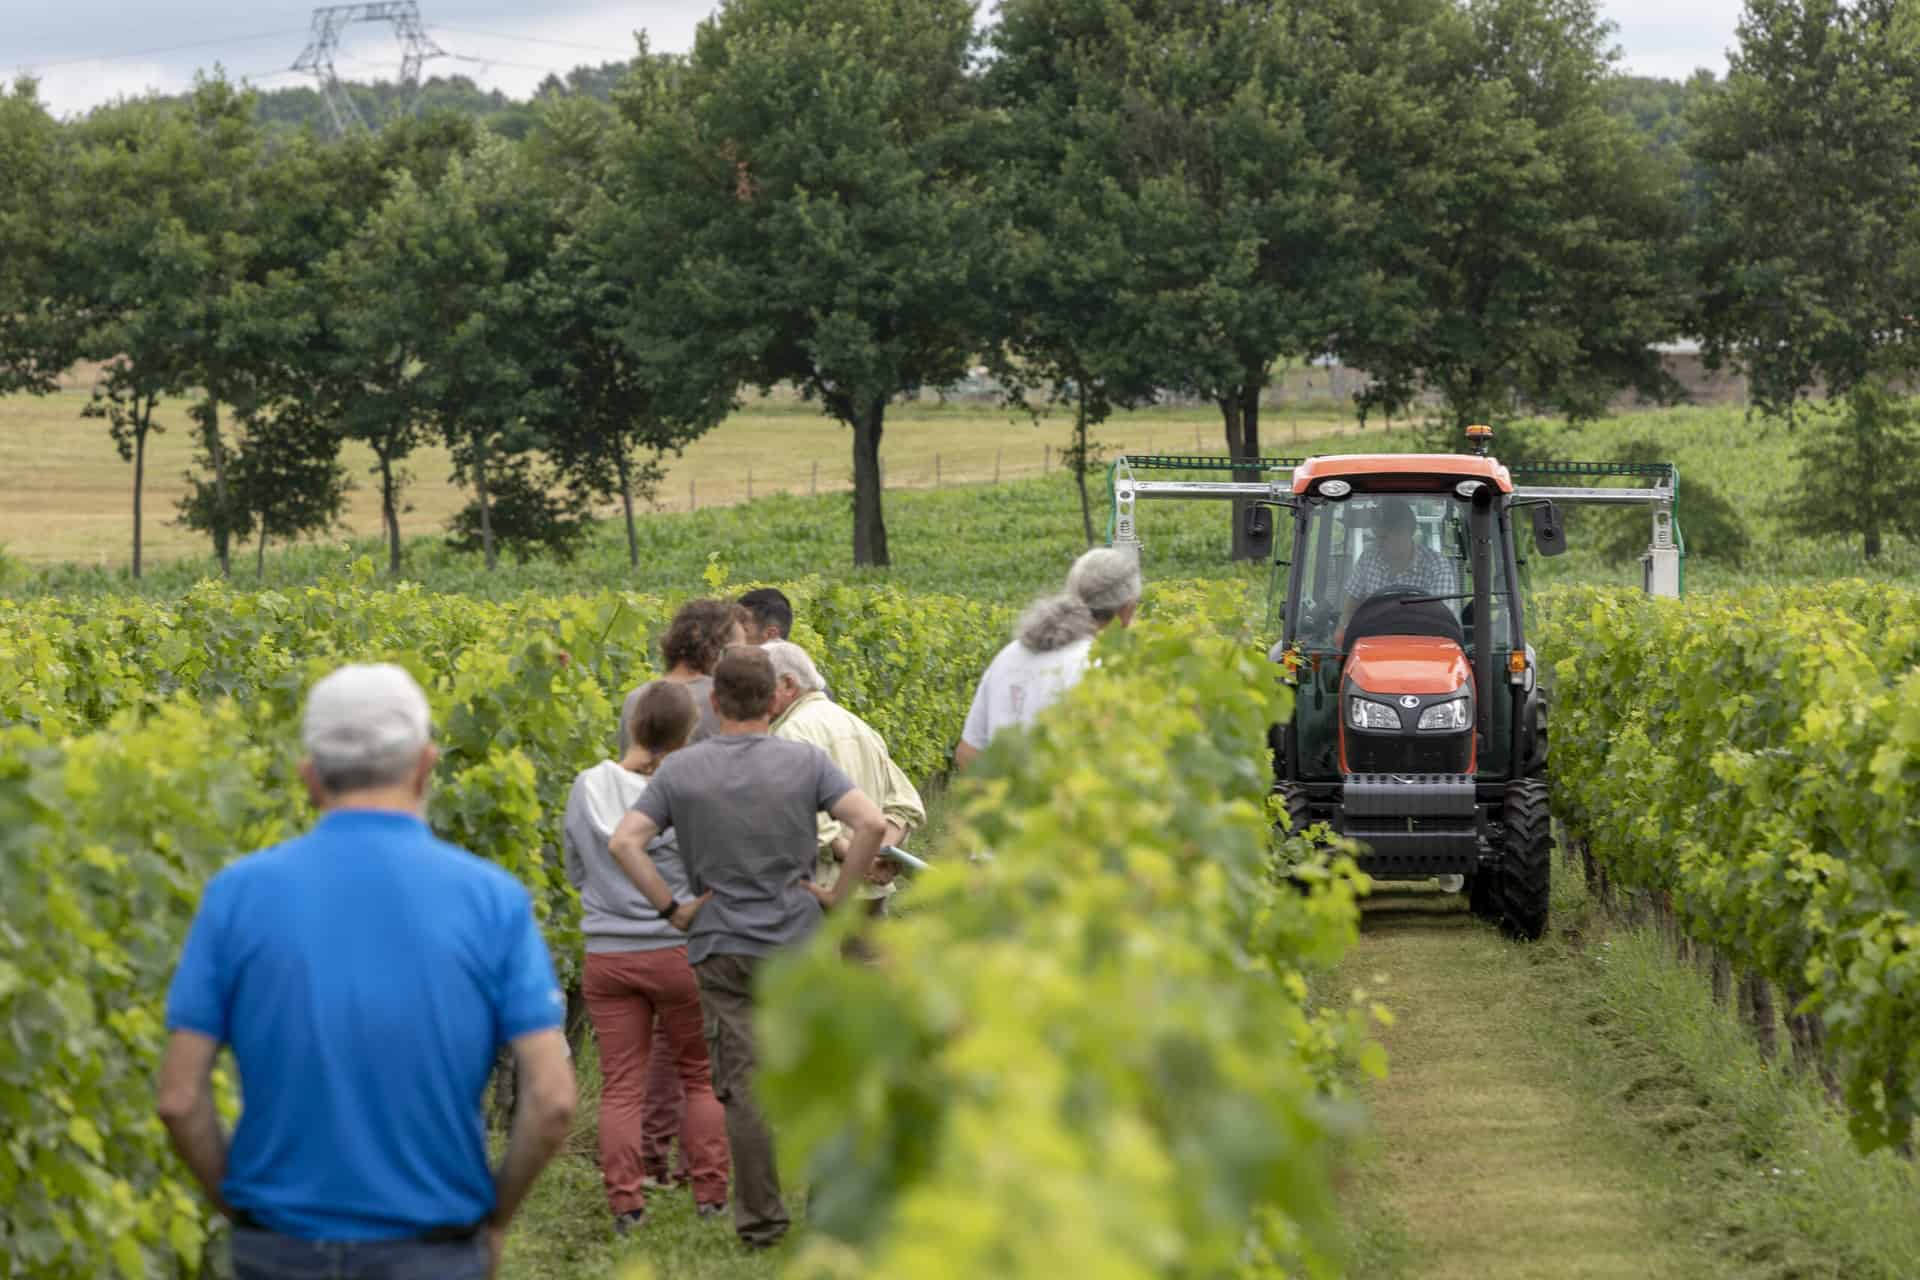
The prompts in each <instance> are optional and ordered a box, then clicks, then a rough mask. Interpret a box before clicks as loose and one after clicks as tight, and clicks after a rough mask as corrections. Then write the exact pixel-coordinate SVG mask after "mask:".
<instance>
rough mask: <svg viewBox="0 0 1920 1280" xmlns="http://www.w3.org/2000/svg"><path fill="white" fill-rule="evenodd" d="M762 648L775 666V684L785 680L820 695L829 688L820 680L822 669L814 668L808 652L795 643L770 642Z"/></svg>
mask: <svg viewBox="0 0 1920 1280" xmlns="http://www.w3.org/2000/svg"><path fill="white" fill-rule="evenodd" d="M760 647H761V649H763V650H764V651H765V652H766V655H767V661H769V662H771V663H772V664H773V678H774V681H775V683H778V682H779V681H780V680H781V679H782V678H785V679H788V680H791V681H793V682H794V683H795V684H797V685H799V686H800V688H801V690H802V691H804V692H806V693H818V692H820V691H821V690H822V689H824V688H826V687H827V682H826V681H825V680H822V679H821V678H820V668H818V667H816V666H814V665H813V659H812V658H810V657H808V656H807V651H806V650H805V649H802V648H801V647H800V646H799V645H797V644H795V643H794V642H793V641H791V640H769V641H767V642H766V643H765V644H763V645H761V646H760Z"/></svg>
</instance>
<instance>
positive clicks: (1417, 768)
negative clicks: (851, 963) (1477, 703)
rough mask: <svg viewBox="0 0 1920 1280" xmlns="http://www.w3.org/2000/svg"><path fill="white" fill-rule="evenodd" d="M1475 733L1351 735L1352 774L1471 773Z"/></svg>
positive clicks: (1348, 752)
mask: <svg viewBox="0 0 1920 1280" xmlns="http://www.w3.org/2000/svg"><path fill="white" fill-rule="evenodd" d="M1472 742H1473V734H1472V733H1470V732H1469V733H1449V734H1427V735H1423V736H1415V735H1414V734H1411V733H1356V732H1351V731H1350V732H1348V734H1347V770H1348V772H1350V773H1452V774H1460V773H1465V772H1466V771H1467V759H1468V757H1469V755H1470V754H1471V749H1472Z"/></svg>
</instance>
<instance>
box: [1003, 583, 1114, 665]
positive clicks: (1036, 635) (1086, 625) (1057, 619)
mask: <svg viewBox="0 0 1920 1280" xmlns="http://www.w3.org/2000/svg"><path fill="white" fill-rule="evenodd" d="M1099 629H1100V623H1099V621H1098V620H1096V619H1095V618H1094V616H1093V611H1092V610H1091V609H1089V608H1087V606H1086V605H1084V604H1082V603H1081V601H1080V597H1078V596H1076V595H1074V594H1072V593H1071V592H1067V593H1064V594H1061V595H1057V596H1045V597H1043V598H1041V599H1039V600H1036V601H1034V602H1033V603H1032V604H1030V605H1028V606H1027V611H1026V612H1025V613H1023V614H1021V615H1020V621H1019V622H1017V623H1015V624H1014V627H1013V634H1014V636H1015V637H1016V638H1017V639H1018V640H1019V641H1020V643H1021V644H1023V645H1025V646H1027V648H1029V649H1031V650H1033V651H1034V652H1035V653H1052V652H1053V651H1054V650H1055V649H1064V648H1066V647H1067V646H1068V645H1070V644H1072V643H1073V642H1074V641H1076V640H1085V639H1087V638H1088V637H1089V636H1091V635H1092V634H1093V633H1094V632H1096V631H1098V630H1099Z"/></svg>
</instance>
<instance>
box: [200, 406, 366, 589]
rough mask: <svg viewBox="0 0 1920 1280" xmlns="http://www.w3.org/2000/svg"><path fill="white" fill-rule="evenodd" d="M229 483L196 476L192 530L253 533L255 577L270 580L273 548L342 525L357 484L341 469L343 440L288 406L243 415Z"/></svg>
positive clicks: (310, 415)
mask: <svg viewBox="0 0 1920 1280" xmlns="http://www.w3.org/2000/svg"><path fill="white" fill-rule="evenodd" d="M240 427H241V434H240V437H239V439H238V441H237V442H236V443H235V445H234V447H233V449H232V451H231V452H230V453H229V455H228V462H227V469H226V472H225V476H226V483H225V484H223V485H220V486H215V485H214V484H212V483H211V482H210V481H209V480H208V479H207V477H206V476H204V475H195V474H193V473H189V474H188V476H187V492H186V494H185V495H184V496H183V497H182V498H181V500H180V515H181V520H182V522H183V523H185V524H186V525H187V526H188V527H189V528H193V529H202V530H206V529H212V528H214V527H220V528H224V529H226V530H228V531H229V532H230V533H231V534H232V536H234V537H236V538H240V537H246V536H248V535H249V534H252V535H254V536H255V537H256V542H255V544H254V576H255V577H256V578H258V577H263V576H265V573H266V556H267V541H268V539H269V538H279V539H281V540H283V541H291V540H293V539H295V538H300V537H304V536H306V535H308V534H316V533H324V532H326V531H327V530H329V529H332V528H333V527H334V526H336V525H337V524H339V523H340V514H341V511H342V510H343V509H344V508H345V506H346V500H347V493H348V491H349V490H351V489H352V487H353V481H352V479H351V478H350V477H349V476H348V475H347V473H346V470H345V468H344V467H342V466H341V465H340V437H339V436H338V435H337V434H336V433H335V432H334V430H333V428H332V426H331V425H330V424H328V423H326V422H323V421H321V420H320V419H319V418H318V417H317V416H315V415H314V414H313V413H312V412H311V411H310V410H309V409H308V408H307V407H305V406H302V405H299V404H296V403H291V402H289V403H282V404H280V405H278V406H276V407H275V409H273V410H271V411H259V410H254V411H250V412H247V413H244V414H242V415H241V419H240Z"/></svg>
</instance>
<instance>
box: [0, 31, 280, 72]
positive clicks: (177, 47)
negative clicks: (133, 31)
mask: <svg viewBox="0 0 1920 1280" xmlns="http://www.w3.org/2000/svg"><path fill="white" fill-rule="evenodd" d="M300 33H301V32H300V28H298V27H295V28H294V29H293V30H291V31H263V32H261V33H260V34H259V35H252V36H228V37H226V38H224V39H220V40H194V41H191V42H189V43H187V44H169V45H162V46H161V47H159V48H157V49H135V50H133V51H132V52H130V53H103V54H98V55H96V56H94V57H90V58H62V59H60V60H59V61H57V62H23V63H21V64H20V67H21V69H22V70H23V71H44V70H45V69H47V68H48V67H75V66H79V65H80V64H81V63H83V62H119V61H122V60H123V59H126V58H151V57H153V56H155V55H157V54H162V53H179V52H181V51H182V50H185V49H207V48H211V47H212V46H214V45H222V44H251V43H255V42H258V41H261V40H283V39H285V38H286V37H288V36H297V35H299V34H300Z"/></svg>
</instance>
